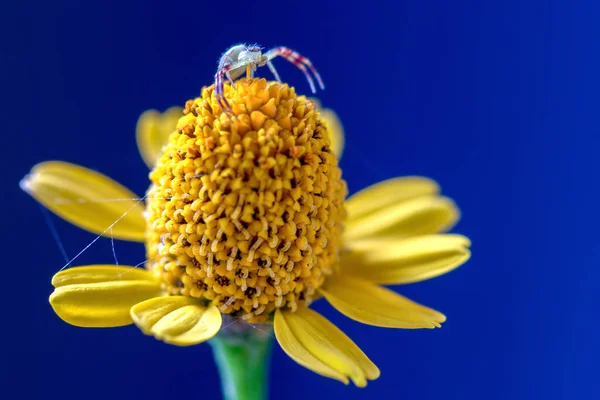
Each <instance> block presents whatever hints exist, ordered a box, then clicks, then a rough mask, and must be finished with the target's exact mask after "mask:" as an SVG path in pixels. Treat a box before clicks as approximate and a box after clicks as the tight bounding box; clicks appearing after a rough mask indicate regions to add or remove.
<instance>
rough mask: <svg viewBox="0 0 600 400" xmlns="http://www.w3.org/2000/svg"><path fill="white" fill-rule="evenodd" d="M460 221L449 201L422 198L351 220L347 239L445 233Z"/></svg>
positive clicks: (442, 198)
mask: <svg viewBox="0 0 600 400" xmlns="http://www.w3.org/2000/svg"><path fill="white" fill-rule="evenodd" d="M459 217H460V212H459V211H458V208H457V207H456V205H455V204H454V202H453V201H452V200H450V199H449V198H447V197H439V196H420V197H417V198H414V199H411V200H406V201H403V202H400V203H397V204H393V205H388V206H386V207H383V208H381V209H379V210H377V211H375V212H372V213H370V214H369V215H366V216H364V217H362V218H358V219H352V220H349V221H348V223H347V224H346V231H345V232H344V239H345V240H346V241H352V240H359V239H372V238H375V237H378V238H379V237H383V236H394V237H396V238H402V237H410V236H418V235H427V234H431V233H437V232H443V231H446V230H448V229H450V228H451V227H452V226H454V224H455V223H456V222H457V221H458V219H459Z"/></svg>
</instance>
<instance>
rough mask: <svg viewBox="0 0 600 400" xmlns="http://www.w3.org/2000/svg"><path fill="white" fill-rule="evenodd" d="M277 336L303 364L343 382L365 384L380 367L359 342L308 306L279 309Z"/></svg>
mask: <svg viewBox="0 0 600 400" xmlns="http://www.w3.org/2000/svg"><path fill="white" fill-rule="evenodd" d="M274 328H275V335H276V337H277V341H278V342H279V344H280V345H281V347H282V348H283V350H284V351H285V352H286V353H287V354H288V355H289V356H290V357H291V358H292V359H293V360H294V361H296V362H297V363H299V364H300V365H302V366H304V367H306V368H308V369H310V370H312V371H314V372H316V373H318V374H320V375H323V376H327V377H330V378H333V379H337V380H339V381H342V382H344V383H346V384H347V383H348V378H350V379H351V380H352V381H353V382H354V384H355V385H356V386H359V387H364V386H366V385H367V379H370V380H373V379H377V378H378V377H379V369H378V368H377V366H376V365H375V364H373V362H372V361H371V360H369V358H368V357H367V356H366V355H365V354H364V353H363V352H362V351H361V350H360V349H359V348H358V346H357V345H356V344H354V342H353V341H352V340H350V338H349V337H348V336H346V335H345V334H344V333H343V332H342V331H340V330H339V329H338V328H337V327H336V326H335V325H333V324H332V323H331V322H329V321H328V320H327V319H325V317H323V316H322V315H320V314H318V313H317V312H315V311H312V310H311V309H309V308H306V307H303V308H299V309H298V310H297V311H296V312H291V311H282V310H281V309H277V311H276V312H275V320H274Z"/></svg>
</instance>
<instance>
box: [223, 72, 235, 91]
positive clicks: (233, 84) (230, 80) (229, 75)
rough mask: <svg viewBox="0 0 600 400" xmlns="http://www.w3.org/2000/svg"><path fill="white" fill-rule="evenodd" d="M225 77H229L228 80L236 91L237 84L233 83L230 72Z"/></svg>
mask: <svg viewBox="0 0 600 400" xmlns="http://www.w3.org/2000/svg"><path fill="white" fill-rule="evenodd" d="M225 75H226V76H227V79H228V80H229V83H230V84H231V87H232V88H234V89H235V83H233V79H231V74H230V73H229V71H227V72H225Z"/></svg>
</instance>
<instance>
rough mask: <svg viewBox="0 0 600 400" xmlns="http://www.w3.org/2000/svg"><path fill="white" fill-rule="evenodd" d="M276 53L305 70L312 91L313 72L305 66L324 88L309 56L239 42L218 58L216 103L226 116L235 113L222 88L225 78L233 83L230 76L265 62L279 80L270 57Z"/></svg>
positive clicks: (273, 56)
mask: <svg viewBox="0 0 600 400" xmlns="http://www.w3.org/2000/svg"><path fill="white" fill-rule="evenodd" d="M277 56H281V57H283V58H285V59H286V60H288V61H289V62H291V63H292V64H294V65H295V66H296V67H298V68H299V69H300V70H302V72H304V76H306V80H308V84H309V85H310V89H311V91H312V92H313V93H315V92H316V88H315V83H314V81H313V78H312V76H311V75H310V73H309V72H308V69H310V70H311V72H312V73H313V74H314V76H315V78H316V79H317V82H318V84H319V87H320V88H321V90H323V89H325V85H323V80H322V79H321V76H320V75H319V73H318V72H317V70H316V69H315V67H314V66H313V65H312V63H311V62H310V60H309V59H308V58H306V57H304V56H302V55H300V54H299V53H296V52H295V51H293V50H291V49H289V48H287V47H275V48H274V49H271V50H269V51H268V52H266V53H264V54H263V53H262V51H261V48H260V47H259V46H255V45H245V44H238V45H235V46H233V47H231V48H229V49H228V50H227V51H226V52H225V53H223V55H222V56H221V59H220V60H219V67H218V69H217V73H216V74H215V96H216V98H217V102H218V103H219V106H220V107H221V109H222V110H223V111H224V112H225V113H226V114H227V116H228V117H229V118H231V115H233V116H235V114H234V112H233V109H232V108H231V106H230V105H229V103H228V102H227V99H226V98H225V92H224V89H223V88H224V84H225V83H224V82H225V78H227V80H229V82H230V83H231V85H232V86H233V85H234V83H233V80H234V79H236V78H239V77H240V76H242V75H243V74H244V71H246V69H247V68H250V69H251V72H250V73H251V74H252V73H253V72H254V71H256V69H257V68H258V67H263V66H265V65H266V66H268V67H269V70H270V71H271V73H272V74H273V76H274V77H275V79H276V80H277V81H278V82H281V79H280V78H279V74H278V73H277V70H276V69H275V66H274V65H273V63H272V62H271V60H272V59H273V58H275V57H277ZM307 67H308V69H307Z"/></svg>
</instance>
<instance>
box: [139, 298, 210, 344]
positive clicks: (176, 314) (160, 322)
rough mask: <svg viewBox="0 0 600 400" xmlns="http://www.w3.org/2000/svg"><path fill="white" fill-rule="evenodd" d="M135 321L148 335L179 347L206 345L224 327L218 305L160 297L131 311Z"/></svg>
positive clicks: (186, 299)
mask: <svg viewBox="0 0 600 400" xmlns="http://www.w3.org/2000/svg"><path fill="white" fill-rule="evenodd" d="M131 318H132V319H133V320H134V322H135V324H136V325H137V326H138V327H139V328H140V329H141V330H142V331H143V332H144V333H146V334H147V335H152V336H154V337H156V338H157V339H160V340H162V341H164V342H167V343H170V344H174V345H177V346H190V345H193V344H198V343H202V342H205V341H207V340H209V339H210V338H212V337H213V336H215V335H216V334H217V332H219V329H220V328H221V323H222V320H221V313H220V312H219V310H218V309H217V307H216V306H215V305H213V304H212V303H210V304H209V305H208V306H204V305H203V303H202V302H201V301H200V300H198V299H193V298H190V297H185V296H169V297H157V298H154V299H150V300H147V301H144V302H142V303H140V304H137V305H135V306H134V307H132V308H131Z"/></svg>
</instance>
